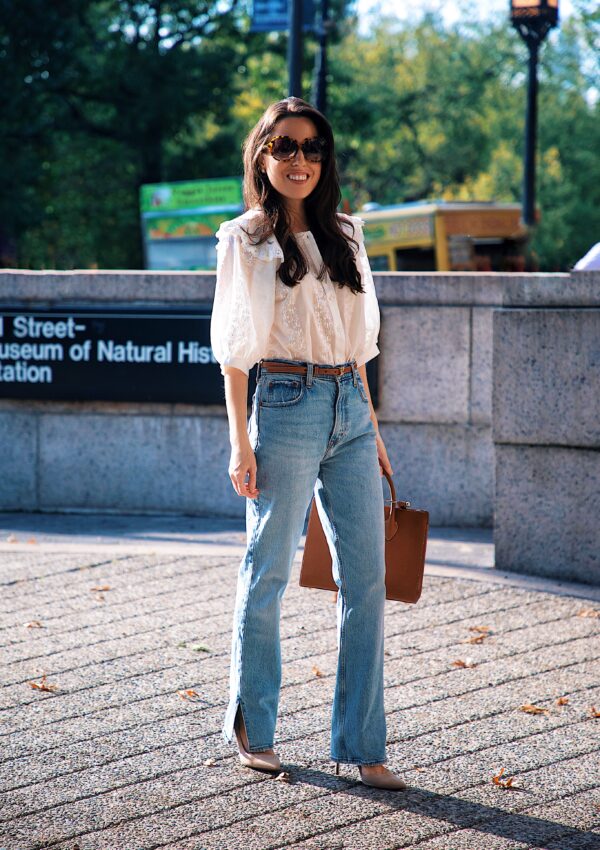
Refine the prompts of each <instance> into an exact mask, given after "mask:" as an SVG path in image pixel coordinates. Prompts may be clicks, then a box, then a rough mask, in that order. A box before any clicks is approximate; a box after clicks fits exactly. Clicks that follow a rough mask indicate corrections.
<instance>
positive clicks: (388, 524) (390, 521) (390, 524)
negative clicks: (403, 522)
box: [381, 467, 410, 540]
mask: <svg viewBox="0 0 600 850" xmlns="http://www.w3.org/2000/svg"><path fill="white" fill-rule="evenodd" d="M381 468H382V470H383V474H384V475H385V477H386V480H387V483H388V486H389V488H390V495H391V497H392V498H391V499H384V502H385V503H386V505H387V503H388V502H389V503H390V507H389V513H388V512H387V507H386V505H384V515H385V539H386V540H391V539H392V537H393V536H394V534H395V533H396V532H397V531H398V523H397V522H396V516H395V514H396V511H395V508H396V507H399V508H404V509H406V508H408V507H410V502H401V501H398V499H396V488H395V487H394V482H393V480H392V476H391V475H390V474H389V472H388V471H387V469H384V468H383V467H381Z"/></svg>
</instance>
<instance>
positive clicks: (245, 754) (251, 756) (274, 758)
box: [233, 710, 281, 770]
mask: <svg viewBox="0 0 600 850" xmlns="http://www.w3.org/2000/svg"><path fill="white" fill-rule="evenodd" d="M238 718H240V719H241V718H242V714H241V712H240V711H239V710H238V713H237V714H236V717H235V720H234V721H233V731H234V732H235V738H236V741H237V745H238V750H239V751H240V761H241V763H242V764H243V765H244V767H252V768H254V769H255V770H281V761H280V760H279V756H278V755H277V754H276V753H267V752H264V751H263V752H258V753H251V752H249V751H248V750H247V749H246V746H245V744H244V742H243V740H242V733H241V729H240V728H239V722H238Z"/></svg>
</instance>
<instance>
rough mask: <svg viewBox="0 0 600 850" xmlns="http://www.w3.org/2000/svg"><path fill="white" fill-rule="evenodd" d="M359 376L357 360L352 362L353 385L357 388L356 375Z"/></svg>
mask: <svg viewBox="0 0 600 850" xmlns="http://www.w3.org/2000/svg"><path fill="white" fill-rule="evenodd" d="M357 374H358V367H357V365H356V360H353V361H352V383H353V384H354V386H355V387H356V386H357V380H356V375H357Z"/></svg>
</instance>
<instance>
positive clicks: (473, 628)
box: [469, 626, 491, 632]
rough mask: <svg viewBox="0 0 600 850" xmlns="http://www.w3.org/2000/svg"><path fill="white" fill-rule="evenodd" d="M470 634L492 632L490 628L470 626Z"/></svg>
mask: <svg viewBox="0 0 600 850" xmlns="http://www.w3.org/2000/svg"><path fill="white" fill-rule="evenodd" d="M469 631H470V632H490V631H491V629H490V627H489V626H469Z"/></svg>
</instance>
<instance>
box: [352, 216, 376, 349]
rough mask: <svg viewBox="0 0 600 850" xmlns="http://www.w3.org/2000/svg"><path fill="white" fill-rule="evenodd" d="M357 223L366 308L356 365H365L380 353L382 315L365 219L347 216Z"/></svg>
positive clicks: (358, 263) (356, 256) (359, 257)
mask: <svg viewBox="0 0 600 850" xmlns="http://www.w3.org/2000/svg"><path fill="white" fill-rule="evenodd" d="M347 218H349V219H351V221H352V223H353V224H354V225H355V230H354V237H353V238H354V239H356V241H357V242H358V250H357V251H356V254H355V262H356V267H357V269H358V271H359V272H360V278H361V281H362V285H363V288H364V289H365V294H364V295H363V296H362V298H363V310H364V334H363V335H362V338H361V339H360V340H357V342H356V345H355V351H356V354H355V355H354V356H355V358H356V365H357V366H363V365H364V364H365V363H366V362H367V361H368V360H371V359H372V358H373V357H376V356H377V355H378V354H380V350H379V347H378V345H377V341H378V338H379V330H380V327H381V316H380V312H379V302H378V300H377V293H376V291H375V281H374V280H373V273H372V272H371V265H370V263H369V258H368V257H367V249H366V247H365V238H364V233H363V225H364V219H362V218H359V217H358V216H354V215H353V216H347Z"/></svg>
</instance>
